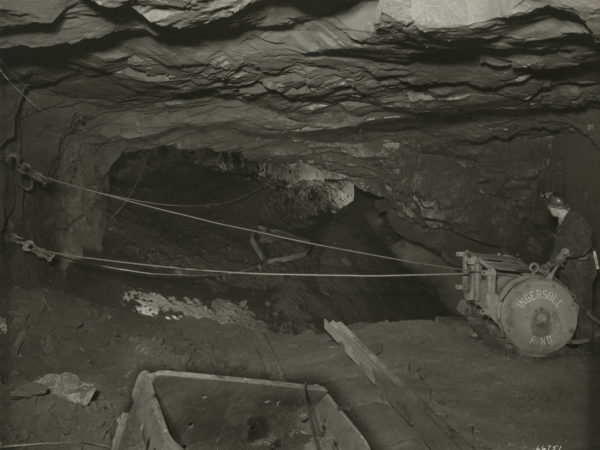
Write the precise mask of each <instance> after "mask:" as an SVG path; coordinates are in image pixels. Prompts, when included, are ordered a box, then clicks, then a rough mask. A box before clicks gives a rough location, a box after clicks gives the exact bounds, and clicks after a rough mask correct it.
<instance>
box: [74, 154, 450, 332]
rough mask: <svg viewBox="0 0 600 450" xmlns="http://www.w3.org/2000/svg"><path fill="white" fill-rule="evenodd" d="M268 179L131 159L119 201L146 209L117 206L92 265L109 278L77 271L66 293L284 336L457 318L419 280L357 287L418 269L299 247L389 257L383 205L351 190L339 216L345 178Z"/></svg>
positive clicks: (224, 162)
mask: <svg viewBox="0 0 600 450" xmlns="http://www.w3.org/2000/svg"><path fill="white" fill-rule="evenodd" d="M266 170H272V169H270V168H269V169H265V166H264V165H260V164H257V163H253V162H249V161H245V160H243V159H242V158H240V157H239V155H235V154H233V155H220V154H217V153H214V152H212V151H210V150H201V151H173V150H172V149H167V148H163V149H157V150H150V151H147V152H136V153H126V154H124V155H123V156H122V157H121V158H120V159H119V160H118V161H117V162H116V163H115V164H114V166H113V168H112V170H111V173H110V185H111V193H112V194H114V195H119V196H123V197H125V198H132V199H136V200H138V201H143V202H148V203H145V204H146V205H149V206H150V208H146V207H143V206H140V205H137V204H130V203H124V202H122V201H119V200H116V199H111V200H110V202H109V204H108V207H107V213H106V231H105V237H104V241H103V244H102V245H103V253H102V255H97V256H101V257H102V258H105V259H108V260H111V261H112V262H101V263H97V264H92V266H95V268H101V269H104V270H102V271H95V270H90V269H91V268H90V267H89V265H88V267H80V266H77V265H74V266H72V267H70V268H69V279H70V281H69V284H70V285H71V286H72V288H73V289H74V292H77V293H79V294H82V293H83V291H85V295H86V296H92V297H94V296H96V297H98V298H99V301H101V302H102V301H106V300H102V299H106V297H107V293H109V292H110V295H109V296H110V297H111V298H112V299H113V301H114V300H115V299H118V301H121V302H124V303H129V302H130V303H132V305H133V306H135V307H136V309H137V310H138V311H140V312H142V313H146V314H149V313H152V314H158V315H159V316H162V317H167V318H173V317H176V318H180V317H183V316H185V315H191V316H195V317H202V316H204V317H215V316H216V317H220V318H221V319H222V320H224V321H226V322H227V321H230V322H232V323H236V322H238V323H245V324H250V326H252V325H251V324H255V325H256V326H266V327H267V328H269V329H271V330H273V331H279V332H287V333H300V332H303V331H305V330H307V329H313V330H315V331H317V330H322V323H323V319H324V318H327V319H335V320H342V321H344V322H348V323H355V322H376V321H382V320H410V319H434V318H435V317H436V316H438V315H446V314H449V313H450V312H449V309H448V308H447V307H446V306H445V305H444V304H443V303H442V302H441V301H440V299H439V298H438V296H437V293H436V289H435V287H434V286H433V285H430V284H428V283H427V282H425V281H423V280H421V279H419V278H360V276H361V275H377V274H399V273H411V272H412V273H414V272H419V271H420V269H421V268H418V267H417V268H415V267H409V266H406V265H403V264H401V263H399V262H397V261H390V260H386V259H378V258H373V257H370V256H365V255H361V254H353V253H346V252H344V251H338V250H335V249H329V248H323V247H319V246H311V245H307V244H304V243H302V242H296V241H295V240H299V241H310V242H315V243H320V244H323V245H329V246H334V247H339V248H345V249H350V250H357V251H364V252H368V253H372V254H376V255H379V254H381V255H384V256H386V257H388V258H389V257H393V253H392V252H391V250H390V244H391V243H392V242H391V241H390V235H392V234H393V231H391V230H387V234H382V233H383V230H382V226H383V225H382V224H381V223H379V226H378V228H373V223H372V222H373V221H372V218H373V215H375V214H376V211H375V208H374V206H373V205H374V201H375V200H377V198H376V197H374V196H371V195H369V194H366V193H364V192H361V191H360V190H359V189H357V188H354V187H353V186H351V189H352V191H353V192H352V195H353V201H351V202H350V203H348V205H347V206H345V207H343V208H340V209H339V210H337V211H335V210H334V208H335V207H334V206H332V204H331V192H336V191H335V189H338V188H339V183H338V182H337V181H331V182H328V181H312V182H311V181H303V182H301V183H297V184H296V185H295V186H293V185H291V184H290V183H289V182H286V181H282V180H278V179H277V178H275V177H273V176H271V175H269V174H265V171H266ZM288 172H291V170H290V171H288ZM329 185H331V186H329ZM327 186H329V187H327ZM347 191H348V187H347V186H345V187H344V192H347ZM328 195H329V197H328ZM153 208H154V209H153ZM167 211H169V212H167ZM170 212H171V213H170ZM172 212H175V214H173V213H172ZM195 218H200V220H198V219H195ZM369 218H371V220H369ZM229 225H231V226H233V227H231V226H229ZM237 227H240V228H241V229H237ZM247 230H257V232H256V233H251V232H249V231H247ZM261 231H264V232H265V233H266V235H263V234H260V233H261ZM272 235H281V236H284V237H288V238H291V239H292V240H285V239H278V238H276V237H273V236H272ZM119 261H135V262H141V263H143V264H147V265H148V266H141V267H139V266H131V265H123V264H122V263H120V262H119ZM98 266H102V267H98ZM92 268H93V267H92ZM195 269H201V270H209V271H213V270H215V271H223V273H210V272H202V271H197V270H195ZM107 270H108V272H107ZM227 271H233V272H252V273H253V274H252V275H251V274H247V275H246V274H229V273H227ZM269 273H286V274H288V275H285V276H268V274H269ZM295 274H310V275H311V276H296V275H295ZM328 274H342V275H347V274H357V275H358V276H357V277H352V276H350V277H343V278H342V277H331V276H328ZM94 286H95V287H94ZM94 290H96V293H94ZM100 297H101V298H102V299H100ZM182 305H186V307H185V308H183V307H182ZM224 309H227V310H228V311H229V313H230V317H227V318H225V317H224V316H223V314H225V313H224V312H223V310H224Z"/></svg>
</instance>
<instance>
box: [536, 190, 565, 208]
mask: <svg viewBox="0 0 600 450" xmlns="http://www.w3.org/2000/svg"><path fill="white" fill-rule="evenodd" d="M542 198H543V199H544V201H545V202H546V206H548V207H549V208H556V209H569V208H570V206H569V203H567V201H566V200H565V199H564V198H563V197H562V196H560V195H558V194H557V193H556V192H544V193H543V194H542Z"/></svg>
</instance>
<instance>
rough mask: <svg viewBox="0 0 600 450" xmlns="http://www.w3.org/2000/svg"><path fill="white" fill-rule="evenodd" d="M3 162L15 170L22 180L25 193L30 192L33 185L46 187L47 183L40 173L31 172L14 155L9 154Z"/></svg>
mask: <svg viewBox="0 0 600 450" xmlns="http://www.w3.org/2000/svg"><path fill="white" fill-rule="evenodd" d="M4 161H5V162H6V164H8V165H9V166H10V167H12V168H16V169H17V171H18V172H19V173H20V174H21V176H22V178H23V183H24V184H23V185H22V187H23V190H25V191H26V192H32V191H33V188H34V186H35V183H36V182H37V183H39V184H40V186H42V187H46V186H48V184H50V183H49V181H48V180H47V179H46V177H44V176H43V175H42V174H41V173H39V172H37V171H35V170H33V169H32V168H31V165H29V163H26V162H23V160H22V159H21V158H20V157H19V155H17V154H16V153H9V154H8V155H6V156H5V157H4Z"/></svg>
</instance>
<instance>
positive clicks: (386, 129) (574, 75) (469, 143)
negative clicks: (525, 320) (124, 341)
mask: <svg viewBox="0 0 600 450" xmlns="http://www.w3.org/2000/svg"><path fill="white" fill-rule="evenodd" d="M324 3H326V4H324ZM0 12H1V14H0V16H1V18H0V36H1V37H0V49H1V51H2V55H1V58H2V64H1V65H0V68H1V69H2V76H3V80H2V81H3V84H0V95H1V97H2V105H3V108H2V109H1V110H0V115H1V116H2V121H1V125H0V148H2V149H3V151H4V153H5V154H8V153H11V152H13V153H20V154H21V155H22V157H23V159H24V160H26V161H28V162H30V163H31V164H32V165H33V166H34V167H35V168H37V169H38V170H40V171H42V172H46V173H50V174H53V175H55V176H57V177H58V178H61V179H63V180H66V181H69V182H73V183H76V184H83V185H87V186H94V187H96V188H102V189H107V188H108V185H107V183H108V177H107V174H108V172H109V171H110V168H111V165H112V164H113V163H114V162H115V161H116V160H117V159H118V158H119V156H120V155H121V154H122V153H123V152H126V151H138V150H139V151H143V150H148V149H152V148H156V147H159V146H167V147H170V148H172V149H173V150H174V151H175V150H177V149H199V148H206V149H212V150H215V151H218V152H241V153H242V154H243V155H244V157H246V158H249V159H251V160H256V161H263V162H265V161H266V162H275V163H282V162H286V161H289V162H297V161H302V162H304V163H306V164H309V165H312V166H315V167H317V168H319V169H322V170H326V171H329V172H332V173H335V174H337V175H336V176H340V177H346V178H348V179H350V180H351V181H353V182H354V183H355V184H356V185H357V186H359V187H360V188H362V189H364V190H367V191H369V192H372V193H374V194H377V195H380V196H382V197H385V198H387V199H389V207H388V208H386V209H387V212H386V214H387V216H388V218H389V219H390V223H392V225H393V226H394V227H395V228H396V229H397V230H398V231H399V232H401V234H403V235H404V236H406V237H408V238H409V239H411V240H414V241H416V242H420V243H421V244H423V245H425V246H427V247H430V248H432V249H435V250H437V251H438V252H441V253H444V254H445V255H447V256H448V257H449V258H451V255H452V252H454V251H455V250H456V249H457V248H460V247H461V246H463V247H464V246H468V247H470V248H474V247H477V246H479V245H481V246H482V247H488V248H490V247H491V248H495V249H506V250H508V251H512V252H520V253H521V254H524V255H532V256H539V255H540V254H541V253H542V252H543V245H544V243H545V242H544V239H543V238H541V237H540V236H541V234H540V230H541V229H543V228H544V227H546V226H548V225H549V224H550V220H549V218H548V217H547V216H546V214H545V212H544V210H543V206H542V205H541V203H540V201H539V199H538V194H539V192H540V191H541V190H543V189H560V190H565V191H566V194H567V196H568V197H569V198H570V200H571V201H572V202H573V203H574V206H575V207H576V208H579V209H583V208H584V207H585V210H584V214H586V215H587V216H588V217H589V218H590V220H591V221H592V222H593V224H594V226H595V227H598V226H600V206H595V205H594V204H593V203H591V202H592V201H593V199H594V197H595V194H596V193H597V192H598V189H599V188H600V182H599V181H597V179H598V177H597V176H596V173H595V171H596V169H597V168H598V166H600V157H599V156H598V148H599V146H600V133H599V131H598V130H599V126H600V123H599V121H598V119H599V117H600V114H599V112H598V109H597V108H598V103H599V101H598V99H600V72H599V71H598V66H599V62H600V52H599V48H600V46H599V44H600V3H598V2H597V0H380V1H363V2H360V1H348V0H337V1H331V2H316V1H310V2H291V1H279V2H276V1H271V2H268V1H262V2H261V1H257V0H218V1H217V0H214V1H200V0H196V1H195V0H94V1H91V0H87V1H85V0H44V1H37V2H36V1H29V2H22V1H20V0H19V1H18V0H5V1H3V2H2V5H0ZM17 88H18V89H20V90H22V91H24V92H26V94H27V98H26V99H25V98H24V97H23V96H22V95H20V93H19V92H17ZM6 179H8V176H7V177H6ZM9 184H10V183H8V184H6V185H5V186H3V187H2V188H1V189H3V190H4V191H1V190H0V194H2V192H4V196H5V197H6V198H11V196H12V195H13V192H14V190H15V188H14V186H9ZM4 203H5V204H8V203H10V202H8V201H7V202H4ZM17 203H18V202H17ZM23 205H24V206H22V208H23V211H22V212H19V211H18V209H19V208H21V206H19V205H17V206H16V208H17V210H12V213H11V214H12V215H13V216H19V214H18V213H21V215H22V217H24V218H25V220H24V223H23V224H22V226H23V227H25V228H28V229H29V232H30V233H34V234H35V233H38V234H40V233H42V234H43V235H44V236H45V239H50V238H53V240H54V243H55V244H56V245H58V246H59V247H61V248H67V249H69V250H72V251H79V252H80V251H83V250H84V249H85V248H88V249H90V248H97V247H98V245H99V243H100V242H101V237H102V232H101V227H99V226H98V224H100V223H102V217H103V212H102V205H103V204H102V201H101V200H98V199H97V198H94V197H93V196H91V195H89V194H86V193H76V192H63V191H61V192H58V191H57V192H54V194H53V195H48V194H44V193H37V194H33V195H30V194H28V196H27V198H26V201H25V202H24V204H23ZM8 212H9V211H8V208H7V207H6V206H5V208H4V211H3V212H2V213H3V215H4V216H7V215H8ZM34 216H36V217H37V219H35V220H34V219H30V220H28V219H27V218H28V217H34ZM0 218H2V217H0ZM34 223H35V227H34V225H33V224H34ZM40 225H41V228H42V229H43V230H42V231H40Z"/></svg>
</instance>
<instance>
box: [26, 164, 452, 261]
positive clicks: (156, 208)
mask: <svg viewBox="0 0 600 450" xmlns="http://www.w3.org/2000/svg"><path fill="white" fill-rule="evenodd" d="M32 171H33V172H34V173H36V174H37V175H39V176H40V177H42V178H44V179H46V180H48V181H51V182H54V183H56V184H58V185H61V186H65V187H68V188H70V189H75V190H80V191H83V192H88V193H90V194H94V195H101V196H103V197H107V198H112V199H115V200H119V201H123V202H127V203H131V204H133V205H137V206H141V207H144V208H148V209H151V210H154V211H159V212H163V213H166V214H171V215H175V216H179V217H185V218H187V219H192V220H197V221H200V222H204V223H209V224H212V225H216V226H220V227H225V228H230V229H234V230H239V231H245V232H249V233H255V234H260V235H263V236H269V237H272V238H276V239H282V240H286V241H291V242H296V243H299V244H304V245H310V246H314V247H321V248H326V249H330V250H336V251H341V252H345V253H352V254H355V255H362V256H370V257H374V258H380V259H386V260H390V261H397V262H403V263H407V264H415V265H421V266H428V267H435V268H438V269H446V270H454V271H458V272H462V268H458V267H452V266H448V265H441V264H433V263H427V262H421V261H413V260H409V259H403V258H397V257H394V256H386V255H381V254H377V253H371V252H364V251H360V250H353V249H349V248H345V247H338V246H335V245H328V244H321V243H317V242H312V241H309V240H307V239H299V238H295V237H291V236H283V235H280V234H276V233H270V232H268V231H263V230H259V229H253V228H247V227H242V226H239V225H233V224H229V223H225V222H219V221H216V220H211V219H206V218H203V217H199V216H194V215H191V214H186V213H182V212H179V211H173V210H170V209H166V208H161V207H159V206H154V205H151V204H147V203H142V202H140V201H138V200H134V199H132V198H127V197H123V196H120V195H115V194H109V193H107V192H101V191H97V190H95V189H91V188H87V187H84V186H78V185H75V184H72V183H68V182H66V181H62V180H59V179H57V178H53V177H49V176H47V175H44V174H41V173H40V172H37V171H34V170H32ZM246 273H247V272H246Z"/></svg>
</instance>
